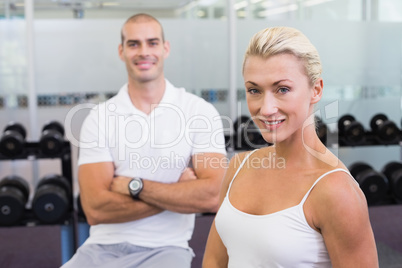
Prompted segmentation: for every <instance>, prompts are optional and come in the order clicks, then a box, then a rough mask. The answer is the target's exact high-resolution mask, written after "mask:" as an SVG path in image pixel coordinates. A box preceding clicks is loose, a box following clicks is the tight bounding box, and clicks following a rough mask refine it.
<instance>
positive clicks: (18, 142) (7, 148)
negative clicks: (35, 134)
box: [0, 122, 27, 158]
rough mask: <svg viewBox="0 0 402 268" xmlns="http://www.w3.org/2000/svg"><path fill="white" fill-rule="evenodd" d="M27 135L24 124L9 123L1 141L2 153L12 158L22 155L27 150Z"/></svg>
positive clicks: (0, 150) (0, 149) (0, 148)
mask: <svg viewBox="0 0 402 268" xmlns="http://www.w3.org/2000/svg"><path fill="white" fill-rule="evenodd" d="M26 134H27V133H26V130H25V127H24V126H23V125H22V124H20V123H16V122H10V123H8V124H7V125H6V127H5V128H4V132H3V136H2V137H1V139H0V153H1V154H2V155H4V156H6V157H11V158H13V157H17V156H19V155H21V154H22V153H23V152H24V148H25V138H26Z"/></svg>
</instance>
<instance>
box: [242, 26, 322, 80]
mask: <svg viewBox="0 0 402 268" xmlns="http://www.w3.org/2000/svg"><path fill="white" fill-rule="evenodd" d="M282 53H289V54H292V55H294V56H296V57H297V58H298V59H300V60H301V61H302V62H303V63H304V67H305V71H306V75H307V76H308V77H309V79H310V82H311V84H312V85H313V84H314V83H315V82H316V81H317V79H318V78H320V77H321V72H322V67H321V60H320V55H319V54H318V51H317V49H316V48H315V47H314V46H313V44H311V42H310V40H309V39H308V38H307V37H306V36H305V35H304V34H303V33H301V32H300V31H299V30H296V29H294V28H291V27H272V28H266V29H263V30H261V31H259V32H258V33H256V34H255V35H254V36H253V37H252V38H251V40H250V43H249V45H248V48H247V50H246V53H245V55H244V60H243V72H244V65H245V62H246V60H247V58H248V57H249V56H259V57H263V58H269V57H271V56H274V55H278V54H282Z"/></svg>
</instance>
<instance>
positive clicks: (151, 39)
mask: <svg viewBox="0 0 402 268" xmlns="http://www.w3.org/2000/svg"><path fill="white" fill-rule="evenodd" d="M160 40H161V39H160V38H158V37H155V38H149V39H147V40H146V41H147V42H153V41H160ZM134 42H140V40H138V39H128V40H127V43H134Z"/></svg>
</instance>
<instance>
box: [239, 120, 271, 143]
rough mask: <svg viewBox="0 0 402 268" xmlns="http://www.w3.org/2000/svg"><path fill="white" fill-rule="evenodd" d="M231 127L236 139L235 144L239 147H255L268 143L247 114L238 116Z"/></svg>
mask: <svg viewBox="0 0 402 268" xmlns="http://www.w3.org/2000/svg"><path fill="white" fill-rule="evenodd" d="M233 129H234V134H235V137H236V139H235V140H236V141H237V142H236V144H235V146H236V147H237V148H239V149H255V148H259V147H261V146H263V145H267V144H268V143H267V142H266V141H265V140H264V138H263V137H262V135H261V132H260V130H259V129H258V127H257V126H256V125H255V124H254V122H253V120H252V119H251V118H250V117H249V116H246V115H242V116H239V117H238V118H237V119H236V121H235V122H234V123H233Z"/></svg>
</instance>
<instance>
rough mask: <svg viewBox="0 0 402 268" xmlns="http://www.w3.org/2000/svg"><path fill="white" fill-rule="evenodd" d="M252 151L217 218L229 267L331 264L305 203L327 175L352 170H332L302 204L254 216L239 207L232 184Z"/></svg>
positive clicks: (270, 267)
mask: <svg viewBox="0 0 402 268" xmlns="http://www.w3.org/2000/svg"><path fill="white" fill-rule="evenodd" d="M252 153H253V152H252ZM252 153H250V154H248V155H247V156H246V157H245V159H244V160H243V162H242V163H241V165H240V167H239V168H238V170H237V171H236V173H235V175H234V176H233V179H232V181H231V183H230V185H229V188H228V191H227V193H226V197H225V199H224V200H223V203H222V205H221V207H220V208H219V211H218V213H217V215H216V218H215V225H216V229H217V231H218V234H219V236H220V237H221V239H222V242H223V243H224V245H225V247H226V249H227V253H228V256H229V263H228V268H254V267H259V268H260V267H261V268H262V267H269V268H272V267H286V268H291V267H295V268H303V267H306V268H307V267H308V268H311V267H331V261H330V259H329V255H328V251H327V248H326V247H325V243H324V239H323V237H322V235H321V234H320V233H318V232H317V231H315V230H314V229H312V228H311V227H310V225H309V224H308V223H307V220H306V217H305V215H304V211H303V204H304V202H305V201H306V199H307V197H308V195H309V194H310V192H311V190H312V189H313V188H314V186H315V185H316V183H317V182H319V181H320V180H321V179H322V178H323V177H324V176H326V175H328V174H330V173H332V172H336V171H344V172H346V173H348V174H349V175H350V173H349V172H348V171H346V170H344V169H340V168H338V169H334V170H331V171H329V172H327V173H325V174H323V175H322V176H320V177H319V178H318V179H317V180H316V181H315V182H314V184H313V186H311V188H310V190H309V191H308V192H307V193H306V195H305V196H304V197H303V199H302V201H301V202H300V203H299V204H298V205H296V206H294V207H290V208H287V209H284V210H281V211H278V212H275V213H271V214H268V215H252V214H248V213H244V212H242V211H240V210H238V209H236V208H235V207H234V206H233V205H232V204H231V203H230V200H229V191H230V188H231V186H232V183H233V181H234V179H235V178H236V176H237V174H238V173H239V171H240V169H241V168H242V167H243V165H244V163H245V162H246V160H247V159H248V157H249V156H250V155H251V154H252ZM350 176H351V175H350ZM352 178H353V177H352Z"/></svg>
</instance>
